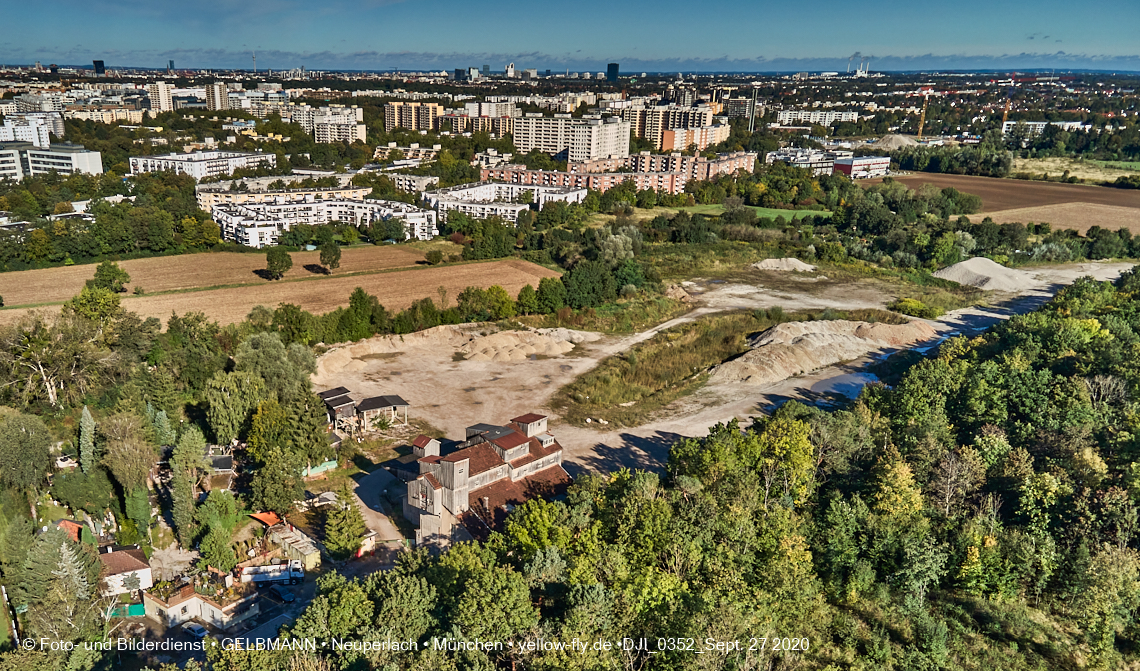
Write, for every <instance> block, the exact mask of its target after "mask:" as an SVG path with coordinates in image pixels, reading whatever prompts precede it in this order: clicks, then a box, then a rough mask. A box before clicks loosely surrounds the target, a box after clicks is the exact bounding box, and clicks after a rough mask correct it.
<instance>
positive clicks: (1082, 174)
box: [1011, 158, 1140, 182]
mask: <svg viewBox="0 0 1140 671" xmlns="http://www.w3.org/2000/svg"><path fill="white" fill-rule="evenodd" d="M1123 166H1133V167H1131V168H1128V167H1123ZM1137 169H1140V163H1120V162H1119V161H1082V160H1080V159H1075V158H1015V159H1014V160H1013V170H1012V171H1011V172H1014V173H1018V172H1028V173H1030V174H1031V175H1034V176H1040V175H1041V174H1043V173H1048V174H1049V176H1050V177H1060V176H1061V175H1063V174H1064V173H1065V171H1066V170H1068V171H1069V176H1070V177H1076V178H1077V179H1084V180H1088V181H1091V182H1112V181H1115V180H1116V178H1117V177H1122V176H1125V175H1130V174H1133V172H1135V171H1136V170H1137Z"/></svg>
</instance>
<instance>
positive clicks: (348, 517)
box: [325, 486, 367, 559]
mask: <svg viewBox="0 0 1140 671" xmlns="http://www.w3.org/2000/svg"><path fill="white" fill-rule="evenodd" d="M366 530H367V527H366V526H365V524H364V516H363V515H361V514H360V509H359V508H357V507H356V499H355V497H353V495H352V492H351V491H349V489H348V487H347V486H344V487H341V488H340V491H338V492H337V505H336V506H334V507H333V508H332V509H331V510H329V512H328V515H327V516H326V518H325V547H326V548H328V551H329V554H331V555H332V556H333V558H334V559H348V558H349V557H351V556H353V555H354V554H356V551H357V550H359V549H360V543H361V541H363V540H364V533H365V531H366Z"/></svg>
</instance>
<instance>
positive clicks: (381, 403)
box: [356, 395, 411, 431]
mask: <svg viewBox="0 0 1140 671" xmlns="http://www.w3.org/2000/svg"><path fill="white" fill-rule="evenodd" d="M410 405H411V404H410V403H408V402H407V401H405V400H404V399H402V398H400V397H399V396H395V395H387V396H373V397H372V398H366V399H364V400H363V401H361V402H360V403H359V404H358V405H357V406H356V415H357V417H359V419H360V424H361V426H362V427H363V428H364V430H366V431H367V430H368V429H371V428H372V427H373V426H374V423H375V421H376V420H377V418H380V417H385V418H387V420H388V421H389V422H390V423H392V424H397V423H402V424H405V425H406V424H407V423H408V408H409V407H410ZM400 410H403V411H404V420H403V422H400Z"/></svg>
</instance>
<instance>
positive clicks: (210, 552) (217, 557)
mask: <svg viewBox="0 0 1140 671" xmlns="http://www.w3.org/2000/svg"><path fill="white" fill-rule="evenodd" d="M200 549H201V553H202V561H203V562H204V563H205V564H206V565H207V566H212V567H214V568H215V569H217V570H219V571H222V572H227V573H228V572H229V571H231V570H233V568H234V567H235V566H237V563H238V560H237V555H236V554H235V553H234V547H233V541H232V539H231V538H230V536H229V534H227V533H226V532H225V531H224V530H223V529H219V528H216V527H210V528H209V530H208V531H207V532H206V537H205V538H203V539H202V544H201V546H200Z"/></svg>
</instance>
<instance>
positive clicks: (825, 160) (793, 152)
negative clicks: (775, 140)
mask: <svg viewBox="0 0 1140 671" xmlns="http://www.w3.org/2000/svg"><path fill="white" fill-rule="evenodd" d="M845 158H851V152H849V151H819V150H818V149H797V148H793V147H788V148H787V149H781V150H779V151H770V152H768V153H767V154H765V155H764V162H765V163H776V162H777V161H780V162H783V163H787V164H788V165H790V166H792V167H793V168H802V169H804V170H811V174H813V175H830V174H831V173H832V170H833V168H834V166H835V162H836V161H837V160H839V159H845Z"/></svg>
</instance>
